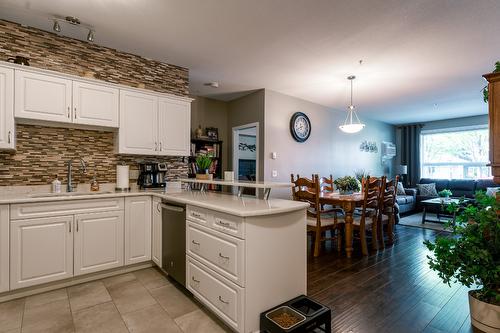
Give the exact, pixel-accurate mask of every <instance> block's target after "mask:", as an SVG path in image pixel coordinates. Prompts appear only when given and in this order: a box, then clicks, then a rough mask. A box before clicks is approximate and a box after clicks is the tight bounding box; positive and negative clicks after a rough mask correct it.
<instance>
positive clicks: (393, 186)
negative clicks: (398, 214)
mask: <svg viewBox="0 0 500 333" xmlns="http://www.w3.org/2000/svg"><path fill="white" fill-rule="evenodd" d="M398 181H399V176H396V178H394V179H391V180H389V181H387V178H386V177H383V180H382V190H381V196H380V207H379V209H380V211H381V212H384V211H386V210H387V209H391V210H392V209H393V208H394V205H395V204H396V192H397V187H398Z"/></svg>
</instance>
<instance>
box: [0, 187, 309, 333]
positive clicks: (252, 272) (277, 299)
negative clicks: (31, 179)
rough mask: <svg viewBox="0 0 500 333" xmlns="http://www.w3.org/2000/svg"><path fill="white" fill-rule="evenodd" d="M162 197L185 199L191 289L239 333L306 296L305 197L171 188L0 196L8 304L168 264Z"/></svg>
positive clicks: (3, 287)
mask: <svg viewBox="0 0 500 333" xmlns="http://www.w3.org/2000/svg"><path fill="white" fill-rule="evenodd" d="M162 201H163V202H165V201H168V202H174V203H178V204H182V205H185V206H186V210H185V211H186V218H185V223H186V225H185V227H186V249H185V251H186V288H187V289H188V290H189V291H190V292H192V293H193V295H194V296H195V297H196V298H197V299H199V300H200V302H201V303H203V304H204V305H205V306H206V307H207V308H208V309H210V310H211V311H212V312H213V313H215V314H216V315H217V316H218V317H219V318H220V319H221V320H222V321H224V322H225V323H226V324H227V325H228V326H229V327H231V328H232V329H234V330H235V331H237V332H250V331H254V330H258V327H259V314H260V313H261V312H262V311H264V310H266V309H268V308H270V307H272V306H274V305H277V304H279V303H281V302H283V301H286V300H288V299H291V298H293V297H295V296H298V295H300V294H305V293H306V249H307V247H306V232H305V230H306V221H305V220H306V214H305V210H306V207H307V205H306V204H304V203H300V202H294V201H288V200H281V199H270V200H259V199H256V198H253V197H238V196H233V195H228V194H221V193H211V192H198V191H184V190H181V189H180V187H177V188H174V187H172V186H170V187H169V189H168V190H167V191H165V192H145V191H132V192H126V193H115V192H112V191H103V192H100V193H92V192H88V193H82V192H74V193H61V194H59V195H57V194H52V193H37V192H33V193H10V194H7V193H5V191H4V193H0V245H1V246H0V266H1V274H0V301H5V300H8V299H13V298H19V297H24V296H27V295H30V294H36V293H40V292H45V291H48V290H54V289H58V288H62V287H67V286H69V285H74V284H79V283H82V282H86V281H90V280H95V279H100V278H103V277H107V276H111V275H117V274H121V273H124V272H127V271H132V270H137V269H142V268H144V267H148V266H152V265H157V266H159V267H160V268H161V267H162V260H163V258H162V251H161V249H162V246H164V245H165V244H162V243H161V242H162V237H161V234H162V225H165V223H169V221H166V220H165V219H163V221H162V216H161V210H160V206H161V203H162Z"/></svg>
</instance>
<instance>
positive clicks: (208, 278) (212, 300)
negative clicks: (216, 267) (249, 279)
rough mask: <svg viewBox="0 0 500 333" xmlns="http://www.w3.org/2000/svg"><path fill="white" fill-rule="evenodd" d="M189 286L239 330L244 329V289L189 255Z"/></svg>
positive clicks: (213, 309) (230, 324)
mask: <svg viewBox="0 0 500 333" xmlns="http://www.w3.org/2000/svg"><path fill="white" fill-rule="evenodd" d="M187 260H188V261H187V277H186V278H187V288H188V290H189V291H191V292H192V293H193V295H195V297H197V298H198V299H199V300H200V301H201V302H202V303H203V304H205V305H206V306H207V307H208V308H210V309H211V310H212V311H213V312H214V313H215V314H217V315H218V316H219V317H220V318H221V319H222V320H223V321H224V322H225V323H226V324H228V325H229V326H230V327H232V328H234V329H235V330H236V331H238V332H242V331H243V327H244V324H243V311H242V310H243V297H244V296H243V289H242V288H240V287H238V286H237V285H235V284H233V283H231V282H229V281H226V280H225V279H224V278H223V277H221V276H219V275H218V274H216V273H215V272H212V271H210V269H209V268H207V267H204V266H203V264H201V263H199V262H197V261H195V260H194V259H191V258H189V257H188V259H187Z"/></svg>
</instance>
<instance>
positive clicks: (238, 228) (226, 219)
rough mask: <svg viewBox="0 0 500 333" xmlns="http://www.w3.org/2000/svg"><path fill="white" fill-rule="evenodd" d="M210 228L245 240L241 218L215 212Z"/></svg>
mask: <svg viewBox="0 0 500 333" xmlns="http://www.w3.org/2000/svg"><path fill="white" fill-rule="evenodd" d="M211 222H212V228H213V229H215V230H218V231H220V232H223V233H225V234H228V235H232V236H235V237H238V238H245V237H244V236H245V233H244V226H245V224H244V223H243V218H242V217H239V216H234V215H229V214H224V213H220V212H215V213H214V217H213V219H212V221H211Z"/></svg>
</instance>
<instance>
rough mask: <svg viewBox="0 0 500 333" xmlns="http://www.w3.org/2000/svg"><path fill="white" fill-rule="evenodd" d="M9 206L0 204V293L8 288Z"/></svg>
mask: <svg viewBox="0 0 500 333" xmlns="http://www.w3.org/2000/svg"><path fill="white" fill-rule="evenodd" d="M9 238H10V237H9V206H8V205H1V206H0V293H1V292H4V291H7V290H9V270H10V264H9V263H10V260H9V256H10V254H9Z"/></svg>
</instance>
